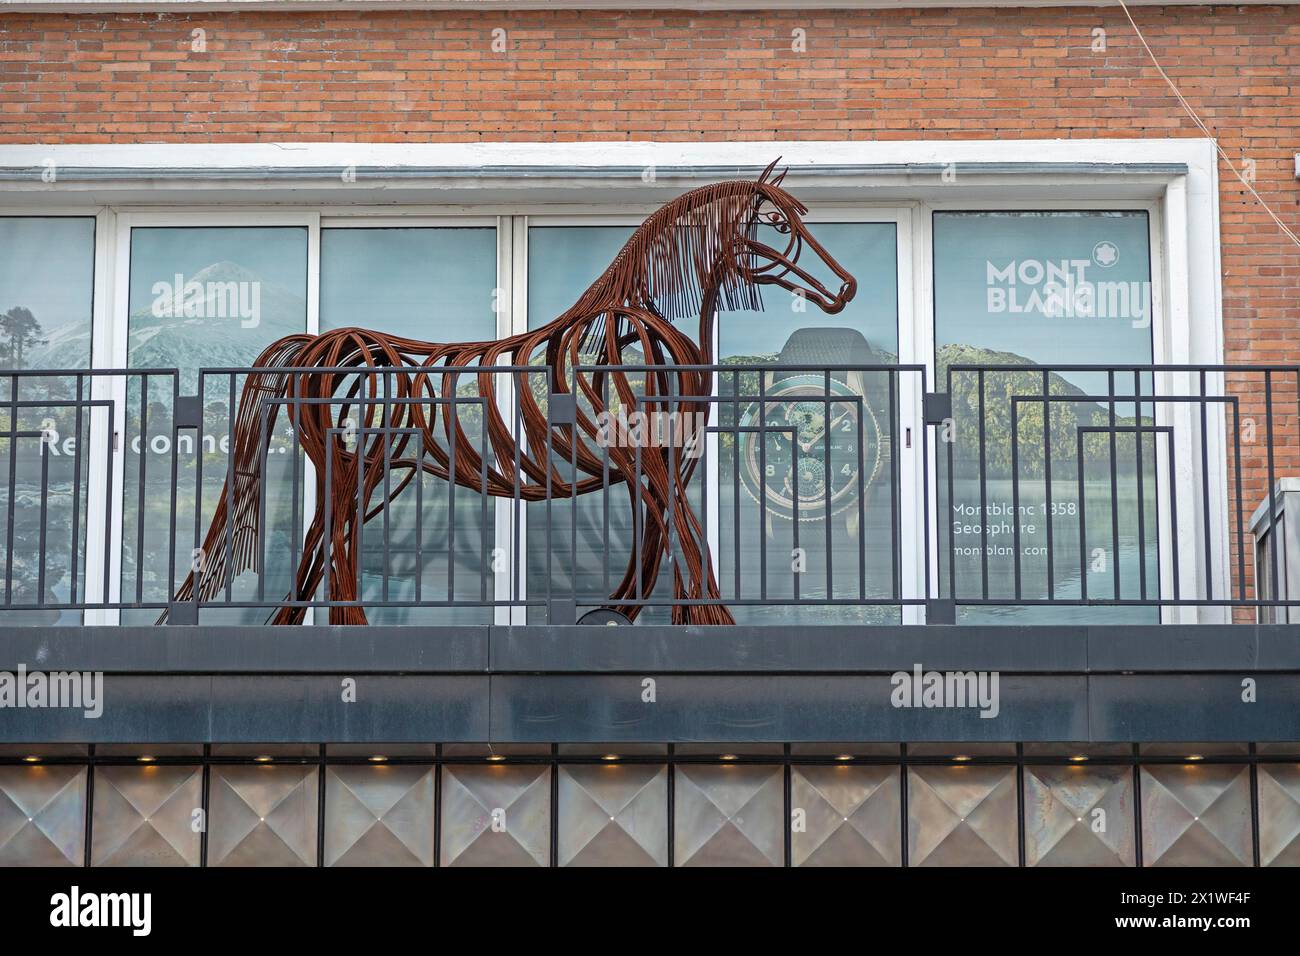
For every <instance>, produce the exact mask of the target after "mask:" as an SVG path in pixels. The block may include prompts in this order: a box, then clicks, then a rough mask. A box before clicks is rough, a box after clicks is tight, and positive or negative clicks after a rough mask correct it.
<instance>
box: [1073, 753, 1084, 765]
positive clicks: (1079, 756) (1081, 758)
mask: <svg viewBox="0 0 1300 956" xmlns="http://www.w3.org/2000/svg"><path fill="white" fill-rule="evenodd" d="M1087 759H1088V755H1087V754H1075V755H1074V756H1073V757H1071V758H1070V763H1083V762H1084V761H1085V760H1087Z"/></svg>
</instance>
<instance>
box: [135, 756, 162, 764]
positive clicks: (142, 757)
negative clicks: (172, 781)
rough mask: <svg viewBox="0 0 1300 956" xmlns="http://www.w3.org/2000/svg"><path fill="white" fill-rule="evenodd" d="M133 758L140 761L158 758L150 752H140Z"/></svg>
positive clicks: (144, 761)
mask: <svg viewBox="0 0 1300 956" xmlns="http://www.w3.org/2000/svg"><path fill="white" fill-rule="evenodd" d="M135 759H136V760H138V761H139V762H140V763H153V762H154V761H155V760H157V759H158V758H157V757H155V756H153V755H152V754H141V755H140V756H138V757H136V758H135Z"/></svg>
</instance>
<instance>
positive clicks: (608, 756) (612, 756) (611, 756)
mask: <svg viewBox="0 0 1300 956" xmlns="http://www.w3.org/2000/svg"><path fill="white" fill-rule="evenodd" d="M600 759H601V760H617V759H618V754H605V756H603V757H601V758H600Z"/></svg>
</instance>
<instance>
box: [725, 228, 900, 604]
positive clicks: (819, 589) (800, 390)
mask: <svg viewBox="0 0 1300 956" xmlns="http://www.w3.org/2000/svg"><path fill="white" fill-rule="evenodd" d="M810 229H811V231H812V232H813V234H814V235H815V236H816V237H817V240H818V242H820V243H821V244H822V246H823V247H824V248H825V249H826V251H827V252H828V253H829V254H830V255H831V256H832V257H833V258H834V259H835V260H836V261H837V262H839V263H840V264H841V265H842V266H843V267H844V268H846V269H847V270H848V271H849V272H850V273H851V274H852V275H853V276H854V278H856V279H857V282H858V292H857V295H856V296H855V297H854V299H853V301H852V302H850V303H849V304H848V306H846V307H845V309H844V311H843V312H841V313H839V314H838V315H826V314H824V313H822V312H821V311H820V310H819V309H817V307H816V306H814V305H809V304H808V303H807V302H806V301H805V300H802V299H800V298H797V297H794V296H791V295H790V294H789V293H786V292H785V291H784V290H781V289H777V288H775V287H768V288H765V289H763V292H764V296H765V301H764V307H765V311H763V312H731V313H724V314H723V315H722V316H720V318H719V323H718V325H719V333H718V339H719V354H720V356H721V362H722V364H724V365H734V366H740V367H744V366H749V367H751V368H753V367H754V366H761V367H763V368H762V369H760V370H755V371H744V372H742V371H739V370H738V371H737V372H736V373H734V374H724V375H723V376H722V381H721V382H720V383H719V393H720V394H721V395H722V396H724V397H726V396H729V395H736V394H737V392H739V393H740V394H741V395H742V396H749V397H750V400H749V401H745V400H743V398H742V400H740V401H737V402H724V403H723V405H722V407H721V412H720V416H719V418H720V423H721V425H722V427H723V429H724V432H723V433H722V434H721V435H720V436H719V439H718V473H719V487H718V522H719V545H718V552H719V573H720V579H721V582H720V583H721V586H722V592H723V594H724V596H726V597H729V598H733V599H734V598H736V597H737V596H739V598H740V599H741V600H742V601H763V600H766V601H767V602H772V603H762V604H753V605H744V604H741V603H740V602H736V603H734V604H732V614H733V615H734V616H735V618H736V620H737V622H739V623H776V622H781V621H789V622H794V621H799V622H803V623H807V622H810V621H815V622H819V623H841V622H861V623H867V622H875V623H889V622H897V621H898V620H899V618H900V611H899V608H898V607H897V606H892V607H891V606H889V605H888V604H872V603H870V602H873V601H888V600H889V599H890V598H891V597H892V596H894V594H895V590H896V583H895V575H896V573H897V571H898V562H897V559H896V555H897V553H898V552H897V547H896V533H895V529H894V524H895V522H894V521H893V515H894V513H895V503H896V500H897V498H896V494H895V493H894V491H893V487H892V481H891V475H892V474H893V465H892V456H891V448H892V438H893V434H894V431H895V430H896V427H897V425H896V419H897V400H898V390H899V389H902V388H913V389H915V388H916V387H918V386H919V381H918V380H915V379H912V380H899V379H898V378H897V377H896V376H894V375H892V374H891V373H889V372H887V371H872V370H871V366H877V365H886V364H890V363H896V362H897V361H898V264H897V242H898V240H897V227H896V226H895V225H894V224H893V223H814V224H812V225H811V226H810ZM769 230H770V227H764V229H763V230H760V235H759V240H760V241H762V242H765V243H767V244H768V245H772V246H775V247H777V248H780V247H781V246H780V243H779V242H778V239H777V238H776V237H775V236H765V235H763V232H764V231H769ZM800 265H801V266H802V267H805V268H808V271H809V272H811V273H812V274H813V275H814V276H815V277H816V278H817V279H818V280H819V281H822V282H824V283H825V284H826V285H827V287H829V288H836V287H838V280H837V279H836V278H835V277H834V275H833V274H832V272H831V271H830V269H829V268H828V267H827V266H826V265H825V264H824V263H822V262H821V261H820V260H817V258H816V257H815V256H812V255H809V254H806V253H805V255H804V256H803V257H802V259H801V260H800ZM828 365H848V366H855V368H853V369H852V370H848V371H836V372H833V373H830V374H829V375H828V374H827V373H825V372H821V373H819V372H815V371H809V369H816V368H818V367H825V366H828ZM782 366H790V367H791V369H790V370H788V371H783V370H782ZM768 367H770V369H771V371H767V370H766V369H767V368H768ZM891 389H892V391H893V403H894V405H893V407H894V409H895V412H894V414H893V415H891V411H890V409H891ZM760 394H761V395H762V396H763V397H764V398H765V401H763V402H759V401H756V400H754V397H755V396H758V395H760ZM858 396H861V399H859V398H858ZM729 428H734V429H736V430H735V431H734V432H732V433H730V434H728V433H727V432H726V431H725V429H729ZM755 428H762V429H763V431H761V432H760V431H756V430H754V429H755ZM796 489H797V490H796ZM796 547H797V548H798V549H799V552H798V554H799V555H800V557H801V558H802V560H801V561H796V560H795V559H794V558H793V557H792V556H793V555H794V554H795V548H796ZM764 584H765V585H766V598H765V599H764V596H763V592H762V586H763V585H764ZM899 585H900V586H901V582H899ZM796 587H798V599H799V600H801V601H811V602H833V601H841V602H845V603H842V604H838V605H827V606H823V607H820V608H810V607H798V606H795V605H792V604H785V605H782V604H781V603H780V602H781V601H782V600H787V601H788V600H791V599H794V598H795V596H796V592H795V588H796ZM907 593H909V594H915V592H914V591H909V592H907ZM849 602H852V603H849Z"/></svg>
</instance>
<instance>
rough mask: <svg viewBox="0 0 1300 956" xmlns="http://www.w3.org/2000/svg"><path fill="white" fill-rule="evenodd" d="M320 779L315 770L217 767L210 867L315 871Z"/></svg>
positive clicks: (212, 799) (212, 800)
mask: <svg viewBox="0 0 1300 956" xmlns="http://www.w3.org/2000/svg"><path fill="white" fill-rule="evenodd" d="M317 774H318V769H317V768H316V767H312V766H288V765H273V764H270V765H266V766H259V767H222V766H214V767H213V768H212V773H211V778H212V779H211V784H212V791H211V796H210V798H209V825H210V830H209V834H208V865H209V866H315V865H316V812H317V793H318V786H317Z"/></svg>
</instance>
